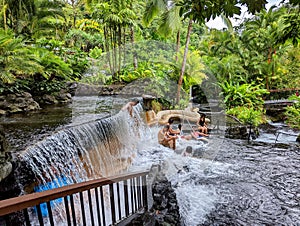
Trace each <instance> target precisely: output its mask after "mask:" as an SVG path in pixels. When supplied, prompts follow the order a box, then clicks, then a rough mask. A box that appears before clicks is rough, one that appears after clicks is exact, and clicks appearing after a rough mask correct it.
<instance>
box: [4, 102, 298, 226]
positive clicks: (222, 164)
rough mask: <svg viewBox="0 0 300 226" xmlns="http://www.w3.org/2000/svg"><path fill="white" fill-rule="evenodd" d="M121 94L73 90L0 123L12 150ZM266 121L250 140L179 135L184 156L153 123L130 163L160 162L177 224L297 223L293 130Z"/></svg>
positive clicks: (82, 118) (111, 105)
mask: <svg viewBox="0 0 300 226" xmlns="http://www.w3.org/2000/svg"><path fill="white" fill-rule="evenodd" d="M125 102H126V100H125V99H119V98H114V97H108V98H104V97H100V98H98V97H75V98H74V101H73V103H72V104H71V105H69V106H67V107H66V106H64V107H55V108H53V107H51V108H47V109H45V110H44V112H43V111H42V114H40V113H30V114H28V115H26V116H21V115H19V116H18V115H14V116H13V117H5V118H2V121H1V124H2V125H3V126H4V128H5V129H6V131H7V135H6V137H7V139H8V142H9V144H10V146H11V150H13V151H18V150H21V149H23V148H24V147H25V146H27V145H31V144H33V143H35V142H37V141H38V140H41V139H43V138H44V137H46V136H49V135H51V134H52V133H54V132H55V131H58V130H62V129H63V128H67V127H72V126H75V125H78V124H82V123H86V122H89V121H93V120H99V119H100V118H103V117H107V116H110V115H113V114H115V113H116V112H118V111H119V110H120V108H121V106H122V105H123V104H124V103H125ZM271 126H272V129H270V128H268V129H261V130H260V132H261V135H260V137H259V138H258V139H257V140H255V141H251V142H250V143H248V142H247V141H243V140H233V139H226V138H224V137H222V136H218V135H212V136H211V137H210V143H208V144H204V143H201V142H200V141H184V140H182V141H180V143H179V146H178V149H179V150H184V147H185V146H186V145H190V146H192V147H193V150H194V155H195V156H196V157H183V156H181V155H180V154H177V153H175V152H174V151H173V150H170V149H167V148H164V147H162V146H160V145H158V144H157V140H156V139H157V138H156V134H157V131H158V129H159V128H157V127H152V128H149V129H148V130H147V131H146V132H145V136H143V137H142V142H139V144H138V145H137V147H136V157H135V159H134V160H133V163H132V166H131V167H130V169H129V170H131V171H134V170H137V169H142V168H149V167H150V166H151V165H152V164H153V163H161V164H162V165H163V169H162V170H164V171H165V173H166V175H167V177H168V179H169V180H170V181H171V183H172V186H173V188H174V189H175V192H176V194H177V200H178V203H179V206H180V214H181V217H182V221H181V224H182V225H188V226H193V225H300V173H299V168H300V148H299V145H297V144H296V142H295V139H296V137H295V136H294V135H295V134H296V132H295V131H292V130H290V129H289V128H287V127H286V126H285V125H284V124H272V125H271ZM276 132H280V134H279V135H278V136H277V134H276ZM212 144H214V145H212ZM216 144H217V145H216ZM212 153H213V154H212Z"/></svg>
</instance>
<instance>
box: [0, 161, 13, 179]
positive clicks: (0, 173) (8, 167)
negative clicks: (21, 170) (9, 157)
mask: <svg viewBox="0 0 300 226" xmlns="http://www.w3.org/2000/svg"><path fill="white" fill-rule="evenodd" d="M11 172H12V164H11V163H10V162H6V163H3V164H0V181H2V180H3V179H4V178H6V177H7V176H8V175H9V174H10V173H11Z"/></svg>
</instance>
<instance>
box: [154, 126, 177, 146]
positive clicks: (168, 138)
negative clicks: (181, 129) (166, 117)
mask: <svg viewBox="0 0 300 226" xmlns="http://www.w3.org/2000/svg"><path fill="white" fill-rule="evenodd" d="M169 129H170V126H169V125H165V126H164V127H163V128H162V129H161V130H159V132H158V135H157V138H158V143H159V144H161V145H163V146H165V147H168V148H172V149H173V150H175V149H176V139H177V138H178V137H177V136H176V135H175V136H172V135H170V134H169Z"/></svg>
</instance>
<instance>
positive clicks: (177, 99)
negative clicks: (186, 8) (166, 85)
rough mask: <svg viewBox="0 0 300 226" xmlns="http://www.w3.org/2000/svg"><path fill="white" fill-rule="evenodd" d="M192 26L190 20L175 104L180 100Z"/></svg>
mask: <svg viewBox="0 0 300 226" xmlns="http://www.w3.org/2000/svg"><path fill="white" fill-rule="evenodd" d="M192 26H193V20H192V19H190V21H189V25H188V31H187V34H186V41H185V48H184V54H183V60H182V65H181V70H180V76H179V80H178V86H177V94H176V104H179V100H180V90H181V86H182V80H183V75H184V72H185V65H186V58H187V54H188V50H189V42H190V38H191V33H192Z"/></svg>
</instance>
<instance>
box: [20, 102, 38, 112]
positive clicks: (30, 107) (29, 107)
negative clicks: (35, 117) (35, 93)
mask: <svg viewBox="0 0 300 226" xmlns="http://www.w3.org/2000/svg"><path fill="white" fill-rule="evenodd" d="M39 109H41V108H40V105H39V104H38V103H37V102H35V101H32V102H31V103H30V104H28V105H27V106H26V108H24V110H25V111H34V110H39Z"/></svg>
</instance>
